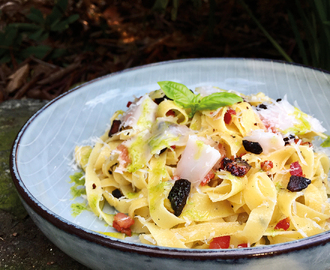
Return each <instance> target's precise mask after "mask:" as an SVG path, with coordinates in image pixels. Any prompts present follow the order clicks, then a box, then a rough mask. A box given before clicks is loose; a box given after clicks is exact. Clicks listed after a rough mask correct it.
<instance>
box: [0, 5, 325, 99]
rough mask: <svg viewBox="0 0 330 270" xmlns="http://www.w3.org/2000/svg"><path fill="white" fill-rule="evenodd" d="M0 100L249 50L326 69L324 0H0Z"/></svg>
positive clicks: (247, 53) (37, 95)
mask: <svg viewBox="0 0 330 270" xmlns="http://www.w3.org/2000/svg"><path fill="white" fill-rule="evenodd" d="M0 18H1V20H0V64H1V69H0V102H1V101H4V100H7V99H12V98H23V97H30V98H41V99H52V98H54V97H56V96H57V95H59V94H61V93H63V92H65V91H67V90H68V89H70V88H71V87H73V86H75V85H77V84H79V83H82V82H85V81H88V80H91V79H94V78H96V77H99V76H102V75H105V74H108V73H111V72H116V71H119V70H122V69H125V68H129V67H133V66H138V65H143V64H149V63H154V62H158V61H166V60H172V59H181V58H195V57H252V58H267V59H276V60H285V61H289V62H296V63H302V64H305V65H310V66H313V67H317V68H322V69H327V70H330V55H329V48H330V47H329V45H330V4H329V1H328V0H302V1H298V0H294V1H285V0H254V1H252V0H136V1H128V0H127V1H119V0H112V1H102V0H80V1H73V0H57V1H51V0H48V1H40V0H12V1H10V2H8V1H1V0H0Z"/></svg>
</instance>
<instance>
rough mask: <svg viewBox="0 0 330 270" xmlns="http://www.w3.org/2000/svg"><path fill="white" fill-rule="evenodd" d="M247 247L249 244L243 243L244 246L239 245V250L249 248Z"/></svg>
mask: <svg viewBox="0 0 330 270" xmlns="http://www.w3.org/2000/svg"><path fill="white" fill-rule="evenodd" d="M247 247H248V244H247V243H242V244H239V245H237V248H247Z"/></svg>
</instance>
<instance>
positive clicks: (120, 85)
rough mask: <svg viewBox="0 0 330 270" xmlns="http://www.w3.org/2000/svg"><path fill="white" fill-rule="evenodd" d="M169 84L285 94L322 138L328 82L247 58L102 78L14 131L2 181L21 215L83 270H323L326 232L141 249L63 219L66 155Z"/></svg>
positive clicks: (328, 261) (327, 264)
mask: <svg viewBox="0 0 330 270" xmlns="http://www.w3.org/2000/svg"><path fill="white" fill-rule="evenodd" d="M164 80H172V81H176V82H181V83H183V84H185V85H187V86H188V87H189V88H192V89H193V88H194V87H196V86H201V85H214V86H219V87H221V88H223V89H233V90H237V91H239V92H243V93H246V94H251V93H257V92H264V93H265V94H266V95H268V96H270V97H272V98H274V99H276V98H278V97H283V96H284V95H287V97H288V100H290V101H295V100H296V101H297V102H298V104H299V105H300V107H301V108H302V109H303V111H305V112H306V113H308V114H311V115H313V116H315V117H317V118H318V119H319V120H321V121H322V122H323V125H324V126H325V128H326V129H327V130H330V118H329V115H330V106H329V104H330V103H329V101H330V74H329V73H327V72H324V71H320V70H316V69H311V68H308V67H303V66H299V65H293V64H288V63H281V62H275V61H269V60H253V59H224V58H218V59H190V60H177V61H169V62H162V63H158V64H152V65H147V66H142V67H138V68H133V69H129V70H125V71H122V72H118V73H115V74H110V75H108V76H105V77H102V78H99V79H96V80H94V81H91V82H89V83H86V84H84V85H81V86H79V87H77V88H75V89H73V90H71V91H70V92H68V93H65V94H63V95H62V96H60V97H58V98H57V99H55V100H53V101H51V102H49V103H48V104H47V105H46V106H45V107H43V108H42V109H41V110H39V111H38V112H37V113H36V114H35V115H34V116H33V117H32V118H31V119H30V120H29V121H28V122H27V123H26V124H25V125H24V127H23V128H22V129H21V131H20V132H19V134H18V136H17V138H16V140H15V142H14V145H13V148H12V154H11V174H12V177H13V181H14V183H15V186H16V188H17V190H18V192H19V194H20V197H21V199H22V202H23V204H24V206H25V208H26V209H27V211H28V213H29V214H30V216H31V217H32V219H33V220H34V222H35V223H36V224H37V226H38V227H39V228H40V229H41V231H42V232H43V233H44V234H45V235H46V236H47V237H48V238H49V239H50V240H51V241H52V242H53V243H54V244H55V245H57V246H58V247H59V248H60V249H61V250H63V251H64V252H65V253H67V254H68V255H69V256H71V257H72V258H74V259H75V260H77V261H79V262H80V263H82V264H84V265H86V266H88V267H90V268H92V269H129V268H133V267H134V269H171V270H174V269H180V270H182V269H194V268H196V269H254V270H255V269H267V270H271V269H274V270H275V269H276V270H278V269H300V270H303V269H312V268H313V269H329V268H330V243H329V240H330V232H325V233H322V234H319V235H315V236H312V237H309V238H305V239H302V240H297V241H293V242H288V243H284V244H277V245H269V246H261V247H254V248H245V249H231V250H189V249H176V248H163V247H155V246H149V245H143V244H140V243H137V242H134V241H133V240H119V239H116V238H112V237H108V236H105V235H103V234H100V233H98V232H111V230H112V228H110V227H107V226H105V225H104V223H103V221H101V220H99V218H98V217H95V216H94V214H93V213H92V212H89V211H84V212H82V213H81V214H80V215H78V216H74V215H72V209H71V205H72V204H73V203H76V202H77V203H79V202H81V201H80V200H81V198H76V199H75V200H72V196H71V194H70V187H71V186H72V183H69V181H70V178H69V176H70V175H72V174H73V172H74V171H73V169H72V166H71V165H70V164H71V162H72V160H73V149H74V147H75V146H76V145H77V144H79V143H82V142H83V141H84V140H87V139H89V138H91V137H98V136H100V135H102V134H103V133H104V131H105V129H106V125H107V124H108V122H109V119H110V117H111V115H112V114H113V113H114V112H115V111H116V110H118V109H125V107H126V103H127V101H128V100H129V99H131V97H132V96H133V95H135V96H139V95H141V94H144V93H146V92H150V91H152V90H155V89H158V86H157V81H164Z"/></svg>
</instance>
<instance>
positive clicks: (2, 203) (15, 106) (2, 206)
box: [0, 99, 46, 219]
mask: <svg viewBox="0 0 330 270" xmlns="http://www.w3.org/2000/svg"><path fill="white" fill-rule="evenodd" d="M45 104H46V101H39V100H33V99H32V100H31V99H26V100H10V101H7V102H3V103H0V191H1V192H0V210H6V211H8V212H10V213H11V214H12V215H13V216H14V217H15V218H18V219H20V218H23V217H24V216H25V215H26V211H25V209H24V208H23V206H22V204H21V202H20V200H19V198H18V195H17V193H16V189H15V187H14V185H13V183H12V180H11V176H10V171H9V155H10V151H11V147H12V144H13V141H14V139H15V137H16V135H17V133H18V132H19V130H20V129H21V127H22V126H23V125H24V123H25V122H26V121H27V120H28V119H29V118H30V117H31V116H32V115H33V114H34V113H35V112H36V111H37V110H38V109H40V108H41V107H42V106H43V105H45Z"/></svg>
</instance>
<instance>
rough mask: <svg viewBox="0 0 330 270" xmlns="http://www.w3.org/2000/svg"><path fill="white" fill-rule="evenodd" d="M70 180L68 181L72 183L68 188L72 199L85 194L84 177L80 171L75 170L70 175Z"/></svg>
mask: <svg viewBox="0 0 330 270" xmlns="http://www.w3.org/2000/svg"><path fill="white" fill-rule="evenodd" d="M70 179H71V181H70V182H69V183H74V185H73V186H72V187H71V188H70V192H71V195H72V197H73V198H72V199H75V198H77V197H79V196H81V195H86V189H85V186H84V185H85V177H84V174H83V173H82V172H76V173H74V174H73V175H70Z"/></svg>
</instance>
